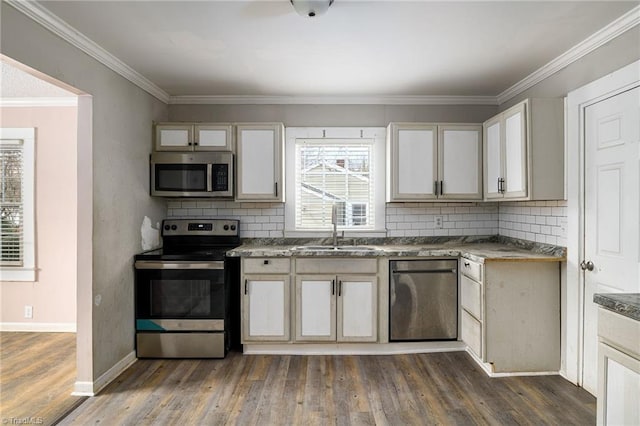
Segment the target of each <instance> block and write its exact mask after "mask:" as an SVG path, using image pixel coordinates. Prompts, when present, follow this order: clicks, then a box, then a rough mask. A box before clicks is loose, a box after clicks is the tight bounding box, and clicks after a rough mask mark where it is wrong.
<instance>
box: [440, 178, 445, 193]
mask: <svg viewBox="0 0 640 426" xmlns="http://www.w3.org/2000/svg"><path fill="white" fill-rule="evenodd" d="M440 195H444V181H442V180H441V181H440Z"/></svg>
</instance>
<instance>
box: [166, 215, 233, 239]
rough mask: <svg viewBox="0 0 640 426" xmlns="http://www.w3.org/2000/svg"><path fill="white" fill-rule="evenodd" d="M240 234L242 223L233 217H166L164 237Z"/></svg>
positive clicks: (231, 235)
mask: <svg viewBox="0 0 640 426" xmlns="http://www.w3.org/2000/svg"><path fill="white" fill-rule="evenodd" d="M239 234H240V223H239V221H238V220H233V219H165V220H164V221H163V222H162V236H163V237H168V236H171V237H177V236H187V235H193V236H229V237H236V236H238V235H239Z"/></svg>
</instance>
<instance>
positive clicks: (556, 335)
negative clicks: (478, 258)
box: [460, 258, 560, 373]
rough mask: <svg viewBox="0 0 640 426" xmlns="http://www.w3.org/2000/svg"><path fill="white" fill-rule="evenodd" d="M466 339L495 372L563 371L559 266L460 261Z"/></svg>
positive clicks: (462, 313) (556, 264)
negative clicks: (561, 364) (561, 362)
mask: <svg viewBox="0 0 640 426" xmlns="http://www.w3.org/2000/svg"><path fill="white" fill-rule="evenodd" d="M460 270H461V272H462V277H461V280H460V306H461V308H462V309H461V310H462V312H461V322H462V324H461V336H462V340H463V341H464V342H465V343H466V344H467V346H468V347H469V349H470V350H471V352H473V353H474V354H475V355H476V356H477V358H478V359H480V360H481V361H482V362H483V363H484V364H485V366H486V367H487V368H488V369H490V372H491V373H510V372H553V371H558V370H559V369H560V279H559V278H560V267H559V263H558V262H528V261H522V262H516V261H512V262H489V263H485V264H480V263H477V262H473V261H471V260H468V259H464V258H463V259H460Z"/></svg>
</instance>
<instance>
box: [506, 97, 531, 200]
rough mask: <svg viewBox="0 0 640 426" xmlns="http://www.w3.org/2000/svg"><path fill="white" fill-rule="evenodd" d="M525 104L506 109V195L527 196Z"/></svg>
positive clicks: (511, 196)
mask: <svg viewBox="0 0 640 426" xmlns="http://www.w3.org/2000/svg"><path fill="white" fill-rule="evenodd" d="M525 112H526V111H525V104H524V103H522V104H519V105H516V106H515V107H513V108H511V109H509V110H507V111H505V112H504V113H503V116H502V121H503V123H504V180H505V182H504V188H503V190H504V197H505V198H521V197H526V196H527V133H526V125H527V123H526V115H525Z"/></svg>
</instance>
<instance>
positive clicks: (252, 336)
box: [242, 275, 290, 342]
mask: <svg viewBox="0 0 640 426" xmlns="http://www.w3.org/2000/svg"><path fill="white" fill-rule="evenodd" d="M289 292H290V289H289V276H249V275H247V276H246V278H245V282H244V297H243V300H242V308H243V309H242V311H243V313H244V317H243V322H242V340H243V342H249V341H265V340H267V341H288V340H289V338H290V335H289V310H290V307H289Z"/></svg>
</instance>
